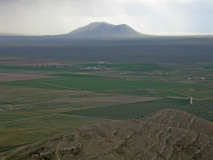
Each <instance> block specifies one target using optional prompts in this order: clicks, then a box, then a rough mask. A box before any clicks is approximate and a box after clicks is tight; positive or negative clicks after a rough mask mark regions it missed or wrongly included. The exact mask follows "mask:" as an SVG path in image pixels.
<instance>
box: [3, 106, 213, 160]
mask: <svg viewBox="0 0 213 160" xmlns="http://www.w3.org/2000/svg"><path fill="white" fill-rule="evenodd" d="M212 157H213V123H212V122H210V121H207V120H204V119H201V118H198V117H196V116H194V115H192V114H189V113H186V112H182V111H178V110H161V111H159V112H157V113H154V114H151V115H148V116H146V117H144V118H142V119H134V120H129V121H109V122H101V123H97V124H94V125H90V126H86V127H83V128H80V129H75V130H73V131H70V132H68V133H66V134H63V135H58V136H55V137H53V138H50V139H48V140H46V141H43V142H39V143H36V144H33V145H28V146H25V147H21V148H18V149H17V150H16V151H15V152H13V153H11V154H10V155H8V156H7V157H5V159H4V160H15V159H17V160H18V159H22V160H25V159H26V160H48V159H51V160H68V159H71V160H92V159H93V160H110V159H112V160H118V159H125V160H130V159H144V160H146V159H149V160H150V159H159V160H161V159H162V160H163V159H172V160H175V159H185V160H187V159H189V160H190V159H204V160H210V159H212Z"/></svg>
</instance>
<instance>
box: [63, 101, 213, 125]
mask: <svg viewBox="0 0 213 160" xmlns="http://www.w3.org/2000/svg"><path fill="white" fill-rule="evenodd" d="M212 105H213V101H194V104H193V105H190V104H189V100H183V99H162V100H156V101H149V102H142V103H134V104H124V105H117V106H109V107H102V108H92V109H85V110H79V111H71V112H65V113H64V114H69V115H81V116H88V117H98V118H107V119H117V120H119V119H131V118H138V117H143V116H145V115H147V114H149V113H152V112H155V111H158V110H161V109H178V110H183V111H187V112H189V113H192V114H195V115H197V116H200V117H202V118H204V119H207V120H211V121H212V120H213V117H212V114H210V113H209V112H210V111H212V110H213V109H212Z"/></svg>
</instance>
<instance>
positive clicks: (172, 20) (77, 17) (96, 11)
mask: <svg viewBox="0 0 213 160" xmlns="http://www.w3.org/2000/svg"><path fill="white" fill-rule="evenodd" d="M91 22H108V23H112V24H127V25H129V26H130V27H132V28H134V29H135V30H137V31H139V32H141V33H146V34H158V35H159V34H172V35H178V34H209V33H210V34H212V33H213V0H0V33H13V34H24V35H56V34H63V33H69V32H71V31H72V30H74V29H76V28H78V27H81V26H85V25H87V24H89V23H91Z"/></svg>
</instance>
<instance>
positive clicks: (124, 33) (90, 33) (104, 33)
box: [66, 22, 143, 39]
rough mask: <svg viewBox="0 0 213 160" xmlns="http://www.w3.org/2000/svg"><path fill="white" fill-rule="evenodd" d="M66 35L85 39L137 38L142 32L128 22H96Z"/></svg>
mask: <svg viewBox="0 0 213 160" xmlns="http://www.w3.org/2000/svg"><path fill="white" fill-rule="evenodd" d="M66 36H70V37H72V38H84V39H88V38H91V39H105V38H135V37H141V36H143V35H142V34H140V33H138V32H136V31H135V30H134V29H132V28H131V27H129V26H128V25H126V24H121V25H112V24H109V23H105V22H94V23H91V24H89V25H87V26H85V27H80V28H78V29H76V30H74V31H72V32H70V33H68V34H67V35H66Z"/></svg>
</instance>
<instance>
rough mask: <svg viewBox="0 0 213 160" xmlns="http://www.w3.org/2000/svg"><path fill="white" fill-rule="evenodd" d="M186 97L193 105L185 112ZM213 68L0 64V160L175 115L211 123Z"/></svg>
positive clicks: (56, 62) (13, 60)
mask: <svg viewBox="0 0 213 160" xmlns="http://www.w3.org/2000/svg"><path fill="white" fill-rule="evenodd" d="M190 97H193V104H190V101H189V99H190ZM212 105H213V64H212V63H195V64H168V63H124V62H123V63H120V62H116V63H115V62H114V63H112V62H111V63H110V62H102V61H101V62H99V61H96V62H95V61H93V62H82V61H81V62H79V61H69V60H50V59H47V60H45V59H42V60H38V59H36V60H33V59H23V58H11V57H10V58H6V57H4V58H0V157H1V156H3V155H4V154H6V153H7V152H9V151H11V150H13V149H15V148H17V147H18V146H23V145H26V144H31V143H34V142H38V141H40V140H44V139H46V138H48V137H50V136H53V135H56V134H59V133H62V132H66V131H68V130H71V129H73V128H78V127H80V126H84V125H88V124H91V123H95V122H98V121H111V120H127V119H132V118H140V117H144V116H146V115H148V114H151V113H153V112H156V111H158V110H161V109H166V108H170V109H179V110H183V111H187V112H190V113H193V114H195V115H197V116H199V117H202V118H204V119H207V120H210V121H213V109H212Z"/></svg>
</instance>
